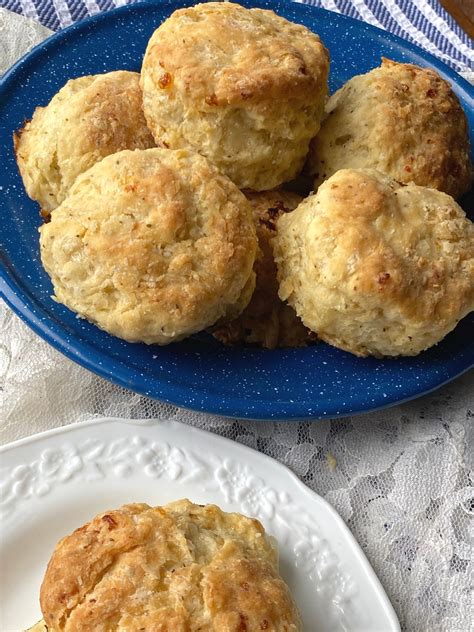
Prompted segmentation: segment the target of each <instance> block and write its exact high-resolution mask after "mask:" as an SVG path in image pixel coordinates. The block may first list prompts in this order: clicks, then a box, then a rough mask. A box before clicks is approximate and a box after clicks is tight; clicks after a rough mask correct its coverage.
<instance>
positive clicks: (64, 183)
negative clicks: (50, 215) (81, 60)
mask: <svg viewBox="0 0 474 632" xmlns="http://www.w3.org/2000/svg"><path fill="white" fill-rule="evenodd" d="M14 141H15V153H16V159H17V163H18V167H19V169H20V173H21V176H22V178H23V182H24V185H25V188H26V191H27V193H28V195H29V196H30V198H32V199H33V200H36V201H37V202H38V203H39V204H40V206H41V208H42V209H44V210H45V211H51V210H52V209H54V208H56V206H58V205H59V204H61V202H62V201H63V200H64V198H65V197H66V195H67V192H68V191H69V189H70V187H71V185H72V184H73V182H74V181H75V179H76V178H77V176H78V175H79V174H81V173H83V172H84V171H86V170H87V169H89V167H92V165H94V164H95V163H96V162H98V161H99V160H101V159H102V158H104V157H105V156H108V155H109V154H114V153H115V152H117V151H121V150H122V149H147V148H149V147H153V146H154V145H155V143H154V141H153V137H152V135H151V133H150V131H149V130H148V128H147V126H146V122H145V118H144V116H143V111H142V95H141V90H140V76H139V74H138V73H136V72H128V71H125V70H118V71H115V72H109V73H106V74H103V75H90V76H86V77H79V78H78V79H71V80H70V81H68V82H67V83H66V85H65V86H64V87H63V88H61V90H60V91H59V92H58V93H57V94H56V95H55V96H54V97H53V98H52V99H51V101H50V102H49V104H48V105H47V106H46V107H38V108H36V110H35V112H34V114H33V118H32V120H31V121H28V122H27V123H26V124H25V126H24V128H23V129H22V130H20V131H19V132H18V133H17V134H15V137H14Z"/></svg>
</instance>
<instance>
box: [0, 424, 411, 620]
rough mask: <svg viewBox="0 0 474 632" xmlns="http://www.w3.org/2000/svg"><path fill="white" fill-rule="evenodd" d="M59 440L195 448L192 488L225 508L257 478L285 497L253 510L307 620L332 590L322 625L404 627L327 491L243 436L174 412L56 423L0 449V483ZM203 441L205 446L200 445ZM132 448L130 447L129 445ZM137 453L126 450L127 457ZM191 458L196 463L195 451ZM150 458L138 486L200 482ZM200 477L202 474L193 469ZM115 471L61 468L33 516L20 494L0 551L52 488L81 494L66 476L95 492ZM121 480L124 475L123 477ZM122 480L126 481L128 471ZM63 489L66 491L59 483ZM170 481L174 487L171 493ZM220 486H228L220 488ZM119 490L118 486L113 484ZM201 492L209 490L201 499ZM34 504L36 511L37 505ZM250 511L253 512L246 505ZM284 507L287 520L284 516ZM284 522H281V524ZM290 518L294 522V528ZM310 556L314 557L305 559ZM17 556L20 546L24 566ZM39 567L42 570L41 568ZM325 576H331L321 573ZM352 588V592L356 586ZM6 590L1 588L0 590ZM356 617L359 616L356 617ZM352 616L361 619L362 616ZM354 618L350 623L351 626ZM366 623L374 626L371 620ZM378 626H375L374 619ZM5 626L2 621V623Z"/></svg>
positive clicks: (234, 506)
mask: <svg viewBox="0 0 474 632" xmlns="http://www.w3.org/2000/svg"><path fill="white" fill-rule="evenodd" d="M155 427H156V428H155ZM155 430H156V431H155ZM91 431H92V432H91ZM94 431H95V432H94ZM139 435H141V436H142V439H143V442H142V443H140V441H139ZM94 437H95V438H94ZM65 441H69V443H68V444H69V445H70V446H72V448H74V447H75V448H76V450H79V448H80V446H82V448H83V450H84V453H86V450H87V449H88V448H89V446H92V443H93V442H94V441H95V442H97V441H99V442H102V443H104V445H106V446H107V445H108V446H112V445H113V444H114V443H115V444H117V442H120V441H123V442H124V443H123V445H127V446H132V445H135V446H137V449H138V450H142V449H143V450H146V449H147V446H149V445H154V446H157V445H158V447H159V446H167V448H166V449H168V448H169V450H168V452H167V455H168V456H166V455H165V456H166V458H168V457H169V455H170V454H171V453H172V452H173V451H174V450H177V451H178V452H181V453H182V458H183V459H184V460H186V461H187V460H188V453H189V454H191V457H192V456H193V454H195V453H198V454H199V459H200V461H201V462H203V463H204V466H206V465H207V466H208V468H207V472H208V477H207V478H206V474H205V475H204V483H205V482H206V481H208V483H209V484H211V487H209V484H208V485H207V488H206V489H204V488H203V490H202V492H201V491H198V496H199V498H194V499H195V500H197V501H198V502H199V501H204V502H219V504H221V505H222V506H223V508H224V509H227V510H237V511H243V512H245V510H246V499H247V493H246V492H248V491H251V490H253V489H254V487H246V486H245V485H248V484H249V483H252V484H253V485H256V486H257V491H259V493H260V498H261V499H263V498H265V499H267V498H268V495H269V494H270V493H273V494H276V495H277V496H279V498H280V503H281V498H286V500H285V501H284V502H285V503H287V505H280V507H279V509H278V511H277V512H275V513H273V514H272V515H270V514H266V515H263V514H261V513H256V512H253V513H254V515H255V513H256V515H257V516H258V517H259V518H260V519H261V520H262V522H263V523H264V524H265V526H266V527H267V528H268V529H269V531H270V532H272V533H273V534H275V535H276V536H277V537H278V539H279V541H280V550H281V553H282V559H283V560H284V563H285V565H287V566H288V568H287V571H289V575H288V581H289V584H290V586H291V585H292V583H293V584H294V585H293V586H292V589H293V591H294V594H295V596H296V599H297V600H299V602H300V607H301V609H302V611H303V613H304V614H306V621H308V616H312V614H311V613H312V612H314V610H315V609H316V607H317V606H316V605H315V603H317V600H318V599H319V600H323V599H324V600H326V601H328V599H331V602H330V603H331V604H332V606H331V610H330V611H329V610H328V612H330V613H331V614H332V615H334V616H335V614H336V613H337V617H339V619H335V623H334V626H332V627H328V628H325V632H330V631H331V630H342V629H344V630H348V631H349V630H352V631H355V630H362V629H364V630H373V631H374V632H375V631H377V632H381V630H383V632H392V631H393V632H396V631H399V630H400V627H399V624H398V621H397V618H396V615H395V613H394V611H393V608H392V606H391V604H390V602H389V600H388V598H387V596H386V594H385V592H384V590H383V588H382V586H381V584H380V582H379V580H378V579H377V577H376V575H375V573H374V571H373V569H372V568H371V566H370V564H369V562H368V561H367V559H366V557H365V555H364V554H363V552H362V550H361V549H360V547H359V545H358V544H357V542H356V541H355V539H354V537H353V536H352V534H351V533H350V531H349V529H348V528H347V526H346V525H345V523H344V522H343V520H342V518H341V517H340V516H339V515H338V514H337V513H336V511H335V510H334V509H333V508H332V507H331V506H330V505H329V503H328V502H327V501H326V500H324V499H323V498H321V497H320V496H318V495H317V494H315V493H314V492H313V491H311V490H310V489H309V488H308V487H306V486H305V485H304V484H303V483H302V482H301V481H300V480H299V479H298V478H297V477H296V476H295V475H294V474H293V473H292V472H291V471H290V470H289V469H288V468H287V467H286V466H284V465H282V464H281V463H279V462H278V461H275V460H274V459H272V458H271V457H268V456H266V455H264V454H261V453H259V452H257V451H256V450H253V449H252V448H249V447H247V446H245V445H242V444H239V443H236V442H234V441H231V440H230V439H226V438H225V437H221V436H219V435H215V434H214V433H211V432H208V431H205V430H201V429H199V428H194V427H188V426H184V425H183V424H181V423H179V422H177V421H173V420H172V419H170V420H165V421H161V420H158V421H154V420H126V419H118V418H113V417H111V418H103V419H94V420H91V421H85V422H80V423H76V424H70V425H67V426H63V427H60V428H55V429H53V430H48V431H46V432H43V433H39V434H37V435H33V436H31V437H27V438H25V439H20V440H19V441H16V442H13V443H11V444H8V445H6V446H4V447H2V448H0V459H1V472H2V474H1V476H0V484H2V483H4V482H5V481H6V480H7V475H8V473H9V472H11V471H12V470H15V469H16V470H18V468H19V467H20V466H22V465H26V464H28V465H33V464H35V463H38V462H40V460H41V459H42V458H43V455H44V454H46V452H48V451H49V452H50V451H51V450H52V449H53V450H54V449H56V452H58V451H60V450H62V449H64V447H63V446H64V445H65ZM133 441H135V443H133ZM39 444H43V446H42V451H41V452H40V451H39ZM92 447H93V446H92ZM204 447H205V449H202V448H204ZM130 449H132V450H133V448H130ZM156 449H158V448H157V447H155V450H156ZM94 454H95V456H93V457H92V460H91V461H90V463H92V465H93V466H96V465H97V463H98V462H99V461H98V458H99V457H100V454H102V453H101V452H100V451H99V452H97V450H96V452H95V453H94ZM113 454H115V453H112V456H111V455H109V456H108V457H107V459H108V460H109V461H110V463H109V465H110V464H111V466H113V467H115V466H114V463H116V460H114V459H115V457H114V456H113ZM133 454H134V453H133V451H132V456H133ZM137 454H138V453H137ZM156 454H157V453H156ZM160 456H162V455H160ZM81 458H82V459H85V457H84V454H82V455H81ZM107 459H106V463H105V465H103V467H104V468H105V467H106V465H107ZM132 460H133V459H132ZM165 460H166V459H165ZM190 462H191V463H192V460H191V461H190ZM133 463H135V461H133ZM147 463H148V462H146V461H143V460H138V458H137V460H136V464H137V465H136V467H137V469H140V468H141V469H140V472H139V473H138V474H137V473H136V472H134V473H133V476H134V477H137V480H136V485H137V486H138V483H139V482H140V485H141V486H140V489H143V488H144V486H143V480H146V481H153V480H154V481H156V482H155V484H154V486H153V488H152V489H150V490H149V491H148V493H149V494H151V495H153V494H155V495H156V491H157V489H158V488H159V487H160V485H161V486H162V490H161V491H160V492H159V494H164V493H165V491H164V490H165V483H163V484H162V483H161V481H162V477H163V476H164V474H163V472H165V473H166V477H165V478H166V490H167V491H166V493H169V489H170V488H171V489H172V493H173V494H174V493H176V496H175V497H176V498H178V497H182V496H183V495H186V494H188V492H189V489H192V488H193V486H194V487H195V489H196V490H199V489H200V485H202V484H204V483H202V482H201V483H196V478H195V480H194V481H191V482H189V478H190V476H191V475H190V474H186V472H185V471H184V472H183V469H181V470H180V472H179V474H178V476H177V479H176V480H173V479H172V478H169V477H168V469H167V468H166V467H165V469H164V470H163V471H162V472H161V473H160V474H159V475H158V477H156V476H152V475H150V474H148V476H149V477H147V476H146V475H145V473H144V472H145V468H146V467H147ZM167 464H168V463H167ZM229 468H230V469H229ZM232 468H234V469H232ZM222 470H224V471H225V472H230V474H231V475H235V474H236V473H237V475H238V476H241V477H244V478H246V482H245V485H244V486H243V487H241V488H240V492H239V488H238V487H237V488H233V487H232V484H230V488H229V490H230V491H229V490H228V486H229V479H225V477H224V479H223V478H222ZM77 471H78V470H75V472H77ZM173 472H174V474H176V470H173ZM130 476H132V474H130ZM183 476H184V479H187V480H181V481H180V480H178V479H179V478H180V477H183ZM198 476H200V475H199V468H198ZM118 477H119V475H118V474H117V473H116V472H115V471H114V473H113V474H112V476H107V475H106V474H105V475H104V476H103V478H101V479H100V478H99V479H96V480H92V479H91V478H87V477H86V478H85V479H83V478H82V477H81V476H80V477H78V478H77V479H76V478H75V475H74V474H73V476H72V477H70V478H67V477H66V478H62V477H59V478H58V481H57V482H58V483H60V484H57V485H56V487H55V488H53V490H49V492H50V493H51V495H49V496H48V493H49V492H47V493H45V494H44V495H43V496H42V497H41V499H39V498H38V497H37V496H36V495H33V497H32V498H29V499H28V500H29V501H31V502H30V505H29V506H32V507H33V509H32V510H31V511H30V513H32V512H33V517H32V516H28V507H27V505H28V500H27V501H24V502H23V503H21V505H20V508H21V509H20V510H18V511H15V510H14V511H13V512H12V514H11V515H10V518H7V519H4V520H2V521H1V523H0V529H1V531H0V533H1V538H0V550H1V551H2V553H1V554H2V557H3V555H5V554H6V551H7V549H8V542H9V539H10V540H11V539H12V537H13V536H14V535H15V534H16V529H17V528H18V525H19V523H21V524H24V523H25V522H27V524H28V528H29V529H30V530H31V529H36V524H37V523H41V519H42V517H41V513H42V511H41V509H43V513H44V512H45V508H46V507H48V505H49V507H50V506H51V504H53V506H54V502H55V500H54V496H55V494H56V493H57V498H59V499H60V498H61V494H62V495H63V496H64V494H65V493H66V494H67V495H68V496H69V497H71V498H72V499H74V497H75V496H77V495H78V493H79V492H78V489H79V486H78V485H69V488H68V483H72V482H76V483H77V482H80V483H81V486H80V487H81V491H83V490H84V489H85V488H86V485H85V484H84V481H85V482H86V483H87V484H93V485H94V494H95V496H97V495H100V493H101V491H104V489H105V490H107V488H109V493H110V481H111V479H112V480H113V481H114V486H115V488H117V481H118V480H120V479H119V478H118ZM265 479H266V480H267V481H271V485H272V486H273V487H270V486H269V485H268V484H267V483H266V482H265ZM123 480H125V478H124V479H123ZM128 480H129V481H130V478H129V479H128ZM199 480H200V479H199ZM241 480H242V478H241ZM262 485H263V487H262ZM258 486H260V487H258ZM122 487H123V486H122ZM183 487H184V488H185V489H184V491H183V492H182V493H181V494H180V488H181V489H182V488H183ZM66 489H67V491H65V490H66ZM174 489H176V490H177V491H176V492H175V491H174ZM225 490H228V491H227V492H225ZM115 491H116V489H115V490H114V492H115ZM242 492H243V495H242ZM120 493H121V492H120ZM194 493H196V492H194ZM226 493H227V496H226ZM217 494H220V496H219V497H221V500H220V501H219V500H216V495H217ZM206 496H208V498H207V499H206ZM257 496H258V494H257ZM192 499H193V498H192ZM137 500H141V499H140V498H136V497H134V498H128V500H125V499H124V500H123V501H122V502H134V501H137ZM145 500H148V501H151V498H146V499H145ZM56 502H58V500H56ZM101 502H103V501H101ZM157 502H159V501H157ZM249 502H250V501H249ZM260 502H261V500H260ZM274 502H275V501H274ZM104 504H105V503H104ZM25 507H26V511H25ZM262 507H263V506H262V505H261V504H260V505H259V506H258V509H257V512H260V510H262V511H263V508H262ZM283 507H288V511H289V512H290V513H289V515H290V519H289V520H288V522H286V521H285V518H288V514H287V516H285V514H284V511H283ZM298 507H302V508H303V509H302V510H298ZM35 508H36V512H35V511H34V510H35ZM104 508H105V507H104ZM296 510H298V511H296ZM247 512H249V510H248V509H247ZM264 513H265V512H264ZM282 516H283V519H282V518H281V517H282ZM295 516H297V522H295ZM291 517H292V518H293V523H292V522H291ZM25 518H27V520H25ZM309 521H310V522H309ZM280 523H281V524H280ZM308 524H310V525H311V529H309V527H308ZM283 525H285V526H284V527H283ZM295 525H296V527H297V529H299V535H296V536H295V535H294V531H293V529H294V527H295ZM300 525H301V526H300ZM50 526H51V525H49V524H48V529H49V528H50ZM52 527H53V530H55V531H56V532H57V531H58V530H59V531H61V529H60V525H59V529H58V525H57V524H56V522H55V523H54V524H53V525H52ZM290 527H293V529H292V528H290ZM35 533H36V530H35ZM9 534H10V538H9ZM55 537H56V538H58V537H59V535H58V534H57V533H56V536H55ZM298 537H303V538H306V540H307V543H308V547H306V548H305V549H304V551H303V552H302V553H301V554H300V555H298V552H297V551H296V552H295V551H294V546H295V543H296V544H298V543H299V542H301V539H300V540H298V539H297V538H298ZM10 550H11V549H10ZM22 550H23V549H22ZM308 551H309V552H310V553H311V554H312V555H315V554H317V555H319V553H320V552H321V551H322V553H321V557H319V558H318V559H317V561H319V560H320V567H319V569H318V568H317V562H316V566H315V567H314V568H313V567H312V564H313V559H314V558H311V557H310V556H308ZM341 554H344V557H343V558H341ZM12 555H15V560H17V559H18V558H17V555H18V554H17V552H15V553H12ZM287 559H288V560H289V561H291V564H287V561H286V560H287ZM308 559H309V560H310V561H309V564H308ZM328 559H329V561H330V564H329V571H328V572H327V571H326V570H325V569H327V568H328V567H325V563H326V562H325V560H326V561H327V560H328ZM21 562H22V561H21V554H20V558H19V563H20V564H19V565H20V566H21ZM331 565H332V566H331ZM290 566H291V568H290ZM4 568H7V567H4ZM38 570H39V569H38ZM318 572H327V573H328V574H327V577H326V578H325V579H324V580H322V581H321V580H320V579H319V580H318V578H317V577H315V574H317V573H318ZM37 575H39V572H38V573H37ZM311 575H312V576H311ZM10 576H11V574H9V573H8V571H7V573H4V574H3V581H5V582H6V583H7V582H8V579H7V577H10ZM326 579H327V582H326V581H325V580H326ZM302 582H303V583H304V585H305V587H308V585H309V586H310V587H311V588H312V587H313V586H314V599H313V592H312V591H311V597H312V598H311V600H310V599H308V594H306V595H305V594H303V592H301V593H299V592H298V590H299V589H298V586H301V583H302ZM331 582H332V583H331ZM334 586H336V590H335V591H333V592H332V593H331V589H332V588H333V587H334ZM341 586H342V588H341ZM354 590H356V591H357V593H358V594H357V595H354ZM328 591H329V592H328ZM316 593H319V594H316ZM2 594H5V592H4V591H2ZM5 601H8V599H7V598H5ZM309 601H311V603H309ZM320 603H322V601H320ZM367 604H369V605H370V606H371V608H370V610H371V612H370V615H372V614H374V613H377V614H376V615H375V614H374V616H375V617H376V618H375V619H373V620H372V622H371V621H367V620H365V621H364V620H363V617H364V616H365V617H367V613H366V610H367V608H366V606H367ZM0 605H1V602H0ZM363 606H364V607H363ZM2 609H3V608H2ZM361 616H362V619H361V618H360V617H361ZM341 617H342V618H341ZM357 621H359V625H358V624H357ZM351 622H352V623H353V624H354V625H351ZM31 623H33V621H31ZM336 623H337V625H336ZM371 623H372V625H370V624H371ZM374 625H375V626H377V627H373V626H374ZM381 625H383V628H381V627H380V626H381ZM2 629H5V628H4V627H2ZM307 629H308V630H309V631H310V632H314V631H313V630H312V628H307Z"/></svg>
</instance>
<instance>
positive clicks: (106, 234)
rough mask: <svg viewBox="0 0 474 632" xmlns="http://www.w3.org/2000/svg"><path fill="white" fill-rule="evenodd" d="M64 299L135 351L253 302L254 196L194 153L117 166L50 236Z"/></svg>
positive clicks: (48, 265)
mask: <svg viewBox="0 0 474 632" xmlns="http://www.w3.org/2000/svg"><path fill="white" fill-rule="evenodd" d="M40 231H41V238H40V242H41V259H42V262H43V265H44V267H45V269H46V271H47V272H48V274H49V275H50V277H51V279H52V282H53V286H54V292H55V297H56V299H57V300H58V301H59V302H60V303H64V304H65V305H66V306H67V307H69V308H70V309H72V310H73V311H75V312H77V313H78V314H79V315H80V316H83V317H85V318H87V319H88V320H90V321H92V322H94V323H96V324H97V325H98V326H99V327H101V328H102V329H105V331H108V332H109V333H111V334H113V335H115V336H118V337H120V338H124V339H125V340H128V341H130V342H139V341H142V342H145V343H148V344H152V343H157V344H168V343H169V342H172V341H174V340H180V339H182V338H184V337H186V336H189V335H190V334H192V333H195V332H198V331H200V330H202V329H205V328H206V327H209V326H211V325H213V324H214V323H215V322H216V321H217V320H218V319H219V318H222V317H223V316H225V315H226V314H227V313H228V312H229V311H233V310H234V309H235V305H236V304H237V305H239V306H240V309H243V308H244V307H245V301H243V300H242V294H245V296H246V300H247V301H248V300H249V299H250V295H251V290H253V286H254V284H255V274H254V272H253V270H252V268H253V264H254V260H255V255H256V250H257V239H256V235H255V227H254V224H253V220H252V211H251V208H250V205H249V203H248V202H247V200H246V198H245V196H244V195H243V194H242V193H241V192H240V191H239V190H238V189H237V187H236V186H235V185H234V184H233V183H232V182H231V181H230V180H229V179H228V178H227V177H225V176H223V175H221V174H220V173H219V172H218V171H217V169H216V168H215V167H214V165H211V164H210V163H209V162H208V160H206V159H205V158H204V157H202V156H200V155H199V154H195V153H192V152H189V151H187V150H176V151H173V150H171V149H157V148H156V149H148V150H135V151H128V150H125V151H123V152H119V153H117V154H114V155H112V156H107V157H106V158H104V159H103V160H102V161H101V162H99V163H97V164H96V165H94V166H93V167H91V169H89V170H88V171H86V172H85V173H83V174H82V175H81V176H79V177H78V178H77V180H76V182H75V183H74V185H73V186H72V187H71V190H70V191H69V194H68V196H67V198H66V199H65V200H64V202H63V203H62V204H61V205H60V206H59V207H58V208H57V209H55V210H54V211H53V212H52V214H51V221H50V222H49V223H47V224H44V225H43V226H42V227H41V229H40Z"/></svg>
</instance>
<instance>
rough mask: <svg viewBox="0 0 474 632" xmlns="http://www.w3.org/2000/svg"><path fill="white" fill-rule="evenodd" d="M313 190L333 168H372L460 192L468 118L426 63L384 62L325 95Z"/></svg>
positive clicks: (465, 172) (466, 163)
mask: <svg viewBox="0 0 474 632" xmlns="http://www.w3.org/2000/svg"><path fill="white" fill-rule="evenodd" d="M308 167H309V170H310V171H311V172H312V173H313V174H314V175H315V185H314V186H315V189H316V188H317V187H318V186H319V185H320V184H321V182H323V181H324V180H326V179H327V178H329V177H330V176H332V175H333V173H335V172H336V171H337V170H338V169H348V168H352V169H359V168H369V169H377V170H379V171H381V172H382V173H386V174H388V175H390V176H392V178H395V180H398V182H404V183H408V182H414V183H415V184H418V185H420V186H427V187H431V188H433V189H439V190H440V191H444V192H445V193H449V195H452V196H453V197H459V196H460V195H462V194H463V193H465V192H466V191H468V190H469V188H470V186H471V184H472V177H473V169H472V165H471V161H470V149H469V136H468V129H467V122H466V116H465V114H464V112H463V110H462V107H461V105H460V103H459V100H458V98H457V97H456V95H455V94H454V92H453V91H452V90H451V86H450V85H449V83H448V82H447V81H445V80H444V79H442V78H441V77H440V76H439V75H438V73H436V72H435V71H434V70H431V69H429V68H420V67H418V66H413V65H411V64H400V63H397V62H394V61H390V60H389V59H383V60H382V65H381V66H380V68H376V69H375V70H372V71H371V72H368V73H367V74H365V75H358V76H357V77H353V78H352V79H350V80H349V81H348V82H347V83H346V84H345V85H344V86H343V87H342V88H341V89H340V90H338V91H337V92H336V93H335V94H333V96H332V97H331V98H330V99H329V101H328V103H327V105H326V117H325V119H324V121H323V123H322V126H321V130H320V132H319V134H318V135H317V137H316V138H315V139H314V141H313V143H312V147H311V151H310V155H309V158H308Z"/></svg>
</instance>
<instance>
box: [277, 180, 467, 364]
mask: <svg viewBox="0 0 474 632" xmlns="http://www.w3.org/2000/svg"><path fill="white" fill-rule="evenodd" d="M274 247H275V258H276V262H277V266H278V275H279V281H280V298H281V299H282V300H287V301H288V302H289V303H290V305H292V306H293V307H294V308H295V310H296V312H297V314H298V315H299V316H300V317H301V319H302V320H303V322H304V324H305V325H306V326H307V327H309V328H310V329H312V330H313V331H315V332H316V333H317V334H318V336H319V337H320V338H322V339H323V340H325V341H326V342H328V343H330V344H332V345H334V346H336V347H339V348H341V349H345V350H346V351H350V352H351V353H354V354H356V355H360V356H367V355H374V356H398V355H416V354H418V353H419V352H420V351H423V350H424V349H427V348H428V347H431V346H432V345H434V344H436V343H438V342H439V341H440V340H442V338H444V337H445V336H446V335H447V334H448V333H449V332H450V331H451V330H452V329H454V327H455V326H456V324H457V323H458V321H459V320H461V318H463V317H464V316H466V315H467V314H468V313H469V312H470V311H472V310H473V309H474V225H473V224H472V222H471V221H469V219H467V218H466V216H465V213H464V211H463V210H462V209H461V208H460V206H459V205H458V204H457V203H456V202H455V201H454V200H453V198H451V197H450V196H448V195H446V194H445V193H442V192H440V191H437V190H435V189H428V188H426V187H419V186H417V185H415V184H408V185H405V186H403V185H400V184H399V183H397V182H396V181H395V180H393V179H392V178H390V177H388V176H386V175H383V174H381V173H379V172H377V171H374V170H370V169H367V170H363V169H360V170H356V169H342V170H340V171H338V172H337V173H335V174H334V175H333V176H332V177H331V178H330V179H329V180H327V181H326V182H324V183H323V184H322V185H321V186H320V187H319V189H318V192H317V193H316V194H315V195H312V196H310V197H308V198H306V199H305V200H304V201H303V202H302V203H301V204H300V205H299V206H298V208H297V209H296V210H294V211H293V212H292V213H289V214H288V215H282V217H281V218H280V219H279V221H278V224H277V236H276V238H275V241H274Z"/></svg>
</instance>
